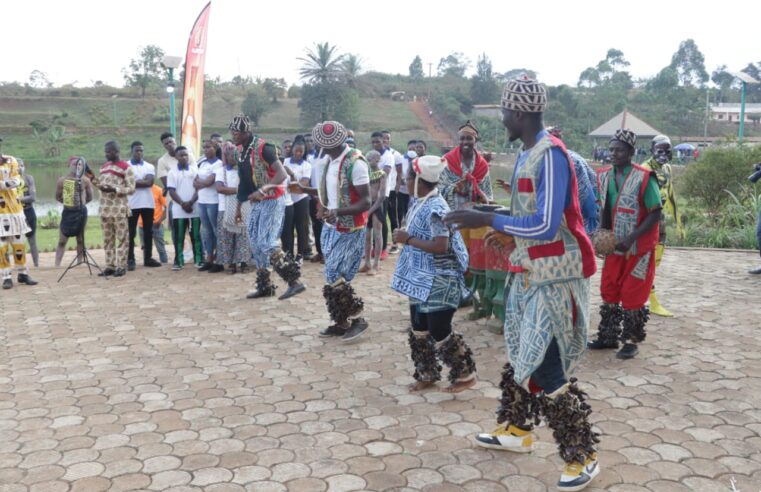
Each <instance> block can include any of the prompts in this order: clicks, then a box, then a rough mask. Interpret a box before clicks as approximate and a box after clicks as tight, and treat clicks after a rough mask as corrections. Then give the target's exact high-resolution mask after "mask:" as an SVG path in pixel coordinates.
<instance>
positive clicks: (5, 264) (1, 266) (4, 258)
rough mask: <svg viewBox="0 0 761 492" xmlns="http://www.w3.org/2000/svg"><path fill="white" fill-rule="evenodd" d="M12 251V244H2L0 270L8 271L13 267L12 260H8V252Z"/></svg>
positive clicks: (0, 248)
mask: <svg viewBox="0 0 761 492" xmlns="http://www.w3.org/2000/svg"><path fill="white" fill-rule="evenodd" d="M9 250H10V244H8V243H1V244H0V270H7V269H9V268H10V267H11V262H10V259H9V258H8V252H9Z"/></svg>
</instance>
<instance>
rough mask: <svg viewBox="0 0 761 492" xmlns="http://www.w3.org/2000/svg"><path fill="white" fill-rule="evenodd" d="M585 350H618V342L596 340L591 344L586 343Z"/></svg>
mask: <svg viewBox="0 0 761 492" xmlns="http://www.w3.org/2000/svg"><path fill="white" fill-rule="evenodd" d="M587 348H589V350H605V349H617V348H618V342H616V341H613V342H603V341H602V340H600V339H599V338H598V339H597V340H592V341H591V342H588V343H587Z"/></svg>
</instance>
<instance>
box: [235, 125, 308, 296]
mask: <svg viewBox="0 0 761 492" xmlns="http://www.w3.org/2000/svg"><path fill="white" fill-rule="evenodd" d="M229 129H230V134H231V135H232V139H233V142H234V143H235V144H236V145H237V146H238V148H239V149H240V152H239V154H238V159H239V160H238V175H239V176H240V183H239V184H238V195H237V196H238V207H237V210H236V212H235V216H236V220H241V203H243V202H246V201H248V202H251V215H250V217H249V220H248V224H247V225H248V239H249V241H250V244H251V256H252V257H253V259H254V263H255V264H256V289H255V290H253V291H251V292H250V293H249V294H248V295H247V296H246V297H247V298H248V299H258V298H261V297H271V296H274V295H275V288H276V287H275V284H274V283H272V280H271V279H270V270H269V267H270V266H272V267H273V268H274V269H275V271H276V272H277V274H278V275H280V277H281V278H282V279H283V280H285V281H286V282H287V283H288V289H287V290H286V291H285V292H284V293H283V294H282V295H281V296H280V297H279V298H278V299H280V300H283V299H287V298H289V297H292V296H295V295H296V294H299V293H301V292H304V291H305V290H306V287H305V286H304V284H303V283H301V282H300V281H299V278H301V268H300V267H299V264H298V263H296V260H294V259H293V258H292V257H290V256H287V255H286V254H285V253H283V250H282V249H281V248H280V233H281V232H282V230H283V219H284V218H285V198H284V195H285V193H286V190H285V184H284V183H285V181H286V180H287V179H288V174H287V173H286V172H285V169H284V168H283V164H282V163H281V162H280V158H279V157H278V155H277V148H276V147H275V146H274V145H272V144H270V143H267V142H265V141H264V140H263V139H261V138H259V137H258V136H256V135H254V134H253V133H251V121H250V120H249V118H248V116H245V115H244V114H238V115H237V116H235V117H234V118H233V120H232V122H230V126H229Z"/></svg>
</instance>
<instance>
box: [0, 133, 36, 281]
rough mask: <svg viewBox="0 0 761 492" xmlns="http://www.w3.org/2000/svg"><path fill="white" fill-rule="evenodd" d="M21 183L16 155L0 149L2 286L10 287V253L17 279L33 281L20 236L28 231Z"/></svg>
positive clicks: (0, 265) (22, 239) (0, 271)
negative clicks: (20, 188)
mask: <svg viewBox="0 0 761 492" xmlns="http://www.w3.org/2000/svg"><path fill="white" fill-rule="evenodd" d="M0 142H2V139H0ZM21 185H22V176H21V173H20V172H19V165H18V162H17V161H16V158H15V157H13V156H10V155H3V154H1V153H0V274H2V276H3V289H10V288H12V287H13V278H12V277H13V271H12V270H11V261H10V257H11V256H13V264H14V266H15V267H16V271H17V272H18V282H19V283H20V284H26V285H35V284H36V283H37V282H36V281H35V280H32V277H30V276H29V267H27V266H26V245H25V244H24V237H25V234H26V233H27V232H29V225H28V224H27V222H26V216H25V215H24V205H23V204H22V202H21V196H20V195H19V191H20V190H19V187H20V186H21Z"/></svg>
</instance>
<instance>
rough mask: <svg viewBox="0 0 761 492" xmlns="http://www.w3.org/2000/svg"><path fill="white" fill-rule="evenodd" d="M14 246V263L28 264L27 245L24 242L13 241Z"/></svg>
mask: <svg viewBox="0 0 761 492" xmlns="http://www.w3.org/2000/svg"><path fill="white" fill-rule="evenodd" d="M11 247H12V248H13V264H14V265H16V266H17V267H22V266H24V265H26V246H25V245H24V243H23V242H21V243H11Z"/></svg>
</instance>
